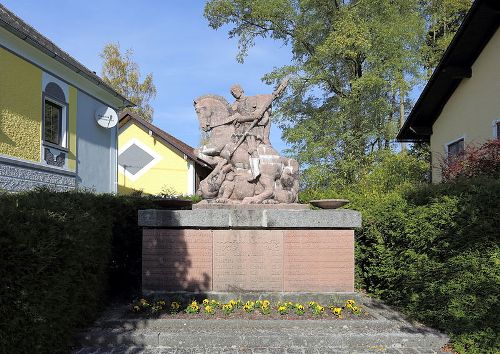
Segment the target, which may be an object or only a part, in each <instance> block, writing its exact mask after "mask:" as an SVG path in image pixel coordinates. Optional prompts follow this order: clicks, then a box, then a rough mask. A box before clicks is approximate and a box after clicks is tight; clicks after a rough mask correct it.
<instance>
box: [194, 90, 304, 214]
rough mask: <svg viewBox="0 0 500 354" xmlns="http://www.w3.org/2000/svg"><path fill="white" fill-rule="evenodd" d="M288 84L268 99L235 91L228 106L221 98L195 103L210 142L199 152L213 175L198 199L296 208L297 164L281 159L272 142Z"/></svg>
mask: <svg viewBox="0 0 500 354" xmlns="http://www.w3.org/2000/svg"><path fill="white" fill-rule="evenodd" d="M286 86H287V80H285V81H284V82H282V83H281V85H280V86H279V87H278V89H277V90H276V91H274V92H273V93H272V94H267V95H256V96H245V94H244V91H243V89H242V88H241V86H240V85H233V86H232V87H231V94H232V95H233V97H234V98H235V101H234V103H233V104H231V105H230V104H229V103H228V102H227V101H226V99H225V98H223V97H221V96H217V95H204V96H201V97H198V98H197V99H196V100H195V101H194V107H195V111H196V114H197V115H198V120H199V122H200V128H201V129H202V130H203V131H204V132H205V133H206V135H207V141H206V142H205V144H204V145H203V146H201V147H200V148H198V149H197V155H198V157H199V158H200V159H202V160H203V161H205V162H206V163H208V164H209V165H211V166H212V167H213V171H212V172H211V173H210V175H208V177H207V178H205V179H204V180H203V181H201V182H200V187H199V190H198V194H199V195H201V196H202V197H203V198H204V199H205V200H208V201H210V202H214V203H233V204H237V203H243V204H257V203H269V204H275V203H296V202H297V195H298V188H299V185H298V172H299V171H298V163H297V161H295V160H293V159H289V158H286V157H282V156H279V154H278V153H277V152H276V150H274V149H273V147H272V145H271V143H270V141H269V132H270V129H271V105H272V103H273V101H274V100H275V99H276V98H277V97H278V96H279V95H281V93H282V92H283V91H284V90H285V89H286Z"/></svg>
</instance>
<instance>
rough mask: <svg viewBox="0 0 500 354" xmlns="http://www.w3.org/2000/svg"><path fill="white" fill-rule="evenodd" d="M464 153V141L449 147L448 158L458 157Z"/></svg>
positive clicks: (461, 140) (458, 141)
mask: <svg viewBox="0 0 500 354" xmlns="http://www.w3.org/2000/svg"><path fill="white" fill-rule="evenodd" d="M463 151H464V139H460V140H457V141H455V142H454V143H452V144H450V145H448V156H449V157H452V156H457V155H459V154H461V153H462V152H463Z"/></svg>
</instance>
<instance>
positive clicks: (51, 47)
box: [0, 4, 135, 108]
mask: <svg viewBox="0 0 500 354" xmlns="http://www.w3.org/2000/svg"><path fill="white" fill-rule="evenodd" d="M0 27H3V28H5V29H6V30H7V31H9V32H11V33H12V34H14V35H15V36H17V37H19V38H20V39H22V40H24V41H25V42H26V43H28V44H30V45H32V46H33V47H35V48H37V49H38V50H40V51H41V52H43V53H45V54H47V55H48V56H50V57H52V58H54V59H55V60H57V61H58V62H60V63H61V64H63V65H65V66H67V67H68V68H70V69H71V70H73V71H74V72H76V73H77V74H79V75H81V76H83V77H84V78H86V79H87V80H90V81H91V82H93V83H94V84H95V85H97V86H101V87H102V88H103V89H104V90H106V91H108V92H109V93H111V94H112V95H113V96H115V97H117V98H118V99H120V100H121V101H122V102H123V106H124V107H132V106H135V105H134V104H133V103H132V102H130V101H129V100H128V99H127V98H125V97H124V96H122V95H121V94H119V93H118V92H116V91H115V90H114V89H113V88H112V87H111V86H109V85H108V84H106V83H105V82H104V81H103V80H102V79H101V78H100V77H99V76H97V75H96V74H95V73H94V72H93V71H90V70H89V69H87V68H86V67H85V66H84V65H83V64H81V63H80V62H79V61H77V60H76V59H74V58H73V57H72V56H71V55H69V54H68V53H66V52H65V51H63V50H62V49H61V48H59V47H58V46H57V45H55V44H54V42H52V41H51V40H50V39H48V38H47V37H45V36H44V35H42V34H41V33H40V32H38V31H37V30H36V29H34V28H33V27H31V26H30V25H28V24H27V23H26V22H24V21H23V20H22V19H21V18H19V17H18V16H16V15H15V14H14V13H13V12H12V11H10V10H8V9H7V8H6V7H5V6H3V5H2V4H0ZM120 108H121V107H120Z"/></svg>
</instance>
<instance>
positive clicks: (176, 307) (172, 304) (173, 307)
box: [170, 301, 181, 310]
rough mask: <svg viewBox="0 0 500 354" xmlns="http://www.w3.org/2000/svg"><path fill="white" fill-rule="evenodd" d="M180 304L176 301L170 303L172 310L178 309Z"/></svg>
mask: <svg viewBox="0 0 500 354" xmlns="http://www.w3.org/2000/svg"><path fill="white" fill-rule="evenodd" d="M180 306H181V305H180V304H179V303H178V302H176V301H174V302H172V303H171V304H170V307H171V308H172V310H178V309H179V307H180Z"/></svg>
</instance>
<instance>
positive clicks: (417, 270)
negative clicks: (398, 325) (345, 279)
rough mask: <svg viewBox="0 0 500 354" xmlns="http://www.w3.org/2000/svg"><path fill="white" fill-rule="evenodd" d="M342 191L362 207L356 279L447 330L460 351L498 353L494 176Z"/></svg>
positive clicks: (499, 213)
mask: <svg viewBox="0 0 500 354" xmlns="http://www.w3.org/2000/svg"><path fill="white" fill-rule="evenodd" d="M372 197H373V196H372ZM350 198H351V199H352V200H353V205H352V207H353V208H356V209H358V210H360V211H362V214H363V227H362V229H360V230H358V231H357V232H356V263H357V269H356V279H357V282H358V286H359V287H361V288H364V289H366V290H367V291H368V292H369V293H371V294H374V295H376V296H378V297H380V298H382V299H383V300H385V301H386V302H387V303H389V304H391V305H394V306H396V307H398V308H399V309H401V310H402V311H403V312H405V313H406V314H407V315H409V316H410V317H411V318H412V319H415V320H418V321H420V322H423V323H425V324H427V325H430V326H433V327H435V328H438V329H440V330H443V331H445V332H447V333H448V334H449V335H450V337H451V340H452V343H453V345H454V349H455V350H456V351H458V352H460V353H494V352H499V351H500V341H499V333H500V326H499V321H498V313H500V302H499V299H498V296H499V291H498V290H499V289H500V245H499V236H500V235H499V230H500V229H499V225H500V180H498V179H471V180H462V181H455V182H453V183H447V184H441V185H433V186H429V185H423V186H419V187H413V188H407V189H406V191H393V192H387V193H386V194H385V195H383V196H382V195H378V196H377V197H376V198H370V197H368V198H367V197H366V196H363V195H358V196H354V195H351V196H350Z"/></svg>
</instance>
